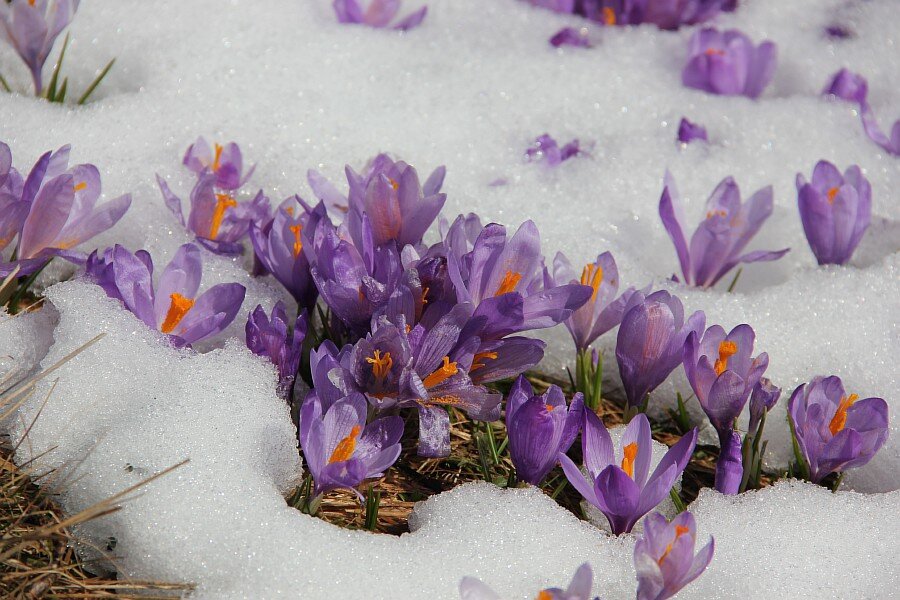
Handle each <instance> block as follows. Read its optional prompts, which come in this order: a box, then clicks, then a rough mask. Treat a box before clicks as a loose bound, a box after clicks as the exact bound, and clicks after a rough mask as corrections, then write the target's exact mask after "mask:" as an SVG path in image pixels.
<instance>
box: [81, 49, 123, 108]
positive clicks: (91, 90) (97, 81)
mask: <svg viewBox="0 0 900 600" xmlns="http://www.w3.org/2000/svg"><path fill="white" fill-rule="evenodd" d="M115 62H116V59H112V60H111V61H109V63H108V64H107V65H106V66H105V67H103V70H102V71H100V74H99V75H97V78H96V79H95V80H94V82H93V83H91V85H89V86H88V89H86V90H85V91H84V93H83V94H82V95H81V98H79V99H78V104H79V105H81V104H84V103H85V102H87V100H88V98H90V97H91V94H93V93H94V90H95V89H97V86H98V85H100V82H101V81H103V78H104V77H106V74H107V73H109V70H110V69H112V66H113V64H115Z"/></svg>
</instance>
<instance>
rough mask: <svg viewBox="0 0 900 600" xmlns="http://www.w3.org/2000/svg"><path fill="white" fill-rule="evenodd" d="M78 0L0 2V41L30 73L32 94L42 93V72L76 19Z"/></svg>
mask: <svg viewBox="0 0 900 600" xmlns="http://www.w3.org/2000/svg"><path fill="white" fill-rule="evenodd" d="M79 2H80V0H7V1H4V2H0V39H3V40H4V41H5V42H6V43H8V44H9V45H10V46H12V47H13V49H14V50H15V51H16V52H17V53H18V55H19V56H20V57H21V58H22V60H23V61H24V62H25V64H26V65H27V66H28V69H29V71H31V79H32V81H33V83H34V93H35V95H36V96H40V95H41V92H42V91H43V90H44V85H43V78H42V72H43V69H44V63H45V62H47V57H48V56H49V55H50V51H51V50H52V49H53V43H54V42H55V41H56V38H57V37H59V34H60V33H62V30H63V29H65V28H66V27H67V26H68V25H69V23H71V22H72V19H73V18H74V17H75V11H76V10H78V4H79Z"/></svg>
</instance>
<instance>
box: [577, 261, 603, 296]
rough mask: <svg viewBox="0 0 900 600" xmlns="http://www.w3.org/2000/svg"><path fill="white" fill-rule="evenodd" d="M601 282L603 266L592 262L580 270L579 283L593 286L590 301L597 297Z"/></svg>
mask: <svg viewBox="0 0 900 600" xmlns="http://www.w3.org/2000/svg"><path fill="white" fill-rule="evenodd" d="M601 283H603V267H601V266H600V265H595V264H593V263H591V264H587V265H585V266H584V269H582V270H581V285H589V286H591V287H592V288H594V293H593V294H591V302H593V301H594V300H596V299H597V292H599V291H600V284H601Z"/></svg>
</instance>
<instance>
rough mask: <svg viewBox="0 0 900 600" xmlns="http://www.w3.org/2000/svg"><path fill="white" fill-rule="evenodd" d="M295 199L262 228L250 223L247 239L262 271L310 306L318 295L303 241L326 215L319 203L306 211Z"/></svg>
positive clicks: (284, 203) (288, 201) (287, 203)
mask: <svg viewBox="0 0 900 600" xmlns="http://www.w3.org/2000/svg"><path fill="white" fill-rule="evenodd" d="M297 200H298V198H296V197H295V198H289V199H287V200H285V201H284V202H283V203H282V204H281V206H279V207H278V209H277V210H276V211H275V217H274V218H273V219H272V221H271V222H270V223H268V224H267V225H265V227H261V226H260V225H259V224H258V223H257V222H253V223H251V225H250V242H251V243H252V244H253V251H254V253H255V255H256V257H257V259H258V260H259V261H260V263H261V264H262V266H263V267H264V268H265V270H266V271H268V272H269V273H271V274H272V276H273V277H275V279H277V280H278V281H279V283H281V285H283V286H284V287H285V289H287V291H289V292H290V293H291V295H292V296H293V297H294V299H295V300H296V301H297V304H299V305H300V306H303V307H306V308H312V306H313V305H314V304H315V302H316V296H317V294H316V286H315V284H314V282H313V279H312V275H311V274H310V264H309V259H308V256H307V253H306V252H305V251H304V250H305V244H306V243H307V242H309V240H311V239H312V236H313V235H314V233H315V231H316V229H317V228H318V224H319V223H320V222H323V221H327V220H328V218H327V216H326V215H325V209H324V207H322V206H321V205H319V206H317V207H316V208H315V209H313V210H309V209H307V207H305V206H303V205H301V204H299V203H298V202H297Z"/></svg>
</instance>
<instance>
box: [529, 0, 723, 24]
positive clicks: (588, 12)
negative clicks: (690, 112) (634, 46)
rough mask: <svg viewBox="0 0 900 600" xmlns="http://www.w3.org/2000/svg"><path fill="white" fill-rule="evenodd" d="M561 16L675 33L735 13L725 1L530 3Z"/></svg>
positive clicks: (542, 0)
mask: <svg viewBox="0 0 900 600" xmlns="http://www.w3.org/2000/svg"><path fill="white" fill-rule="evenodd" d="M531 3H532V4H534V5H535V6H541V7H543V8H548V9H550V10H553V11H556V12H561V13H575V14H578V15H581V16H584V17H587V18H588V19H590V20H592V21H595V22H597V23H600V24H602V25H619V26H624V25H640V24H641V23H653V24H654V25H656V26H657V27H659V28H660V29H678V28H679V27H680V26H682V25H693V24H696V23H701V22H703V21H707V20H709V19H711V18H713V17H714V16H715V15H717V14H718V13H719V12H720V11H723V10H734V8H733V6H731V5H733V4H734V2H729V1H728V0H667V1H659V0H531Z"/></svg>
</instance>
